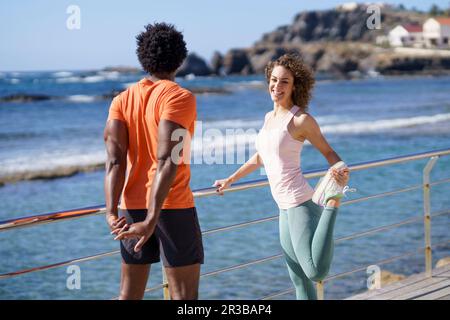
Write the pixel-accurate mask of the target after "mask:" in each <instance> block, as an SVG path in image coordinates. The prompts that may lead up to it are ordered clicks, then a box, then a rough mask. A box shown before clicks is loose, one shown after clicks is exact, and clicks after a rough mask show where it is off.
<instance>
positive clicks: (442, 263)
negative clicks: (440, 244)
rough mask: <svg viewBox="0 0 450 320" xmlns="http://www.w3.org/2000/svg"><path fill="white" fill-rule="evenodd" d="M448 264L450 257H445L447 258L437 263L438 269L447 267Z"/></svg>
mask: <svg viewBox="0 0 450 320" xmlns="http://www.w3.org/2000/svg"><path fill="white" fill-rule="evenodd" d="M448 264H450V257H445V258H442V259H440V260H439V261H438V262H437V263H436V268H440V267H444V266H446V265H448Z"/></svg>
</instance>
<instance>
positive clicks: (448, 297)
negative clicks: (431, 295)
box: [438, 294, 450, 300]
mask: <svg viewBox="0 0 450 320" xmlns="http://www.w3.org/2000/svg"><path fill="white" fill-rule="evenodd" d="M438 300H450V294H449V295H448V296H445V297H442V298H439V299H438Z"/></svg>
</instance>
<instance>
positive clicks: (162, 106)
mask: <svg viewBox="0 0 450 320" xmlns="http://www.w3.org/2000/svg"><path fill="white" fill-rule="evenodd" d="M196 117H197V110H196V102H195V96H194V95H193V94H192V93H191V92H190V91H188V90H186V89H184V88H181V87H180V86H179V85H178V84H176V83H175V82H173V81H169V80H160V81H157V82H152V81H150V80H149V79H146V78H144V79H142V80H141V81H139V82H138V83H136V84H134V85H132V86H131V87H129V88H128V89H127V90H125V91H123V92H122V93H120V94H119V95H118V96H117V97H115V98H114V99H113V101H112V103H111V107H110V109H109V116H108V120H113V119H117V120H121V121H124V122H125V123H126V124H127V127H128V157H127V158H128V160H127V179H126V182H125V187H124V189H123V193H122V198H121V202H120V208H121V209H146V208H148V205H149V203H148V200H149V195H150V190H151V186H152V182H153V178H154V176H155V173H156V168H157V164H158V159H157V156H156V155H157V150H158V124H159V121H160V120H162V119H165V120H170V121H173V122H175V123H177V124H179V125H181V126H182V127H183V128H185V129H187V130H188V131H189V133H190V135H191V137H193V134H194V122H195V119H196ZM186 141H189V140H186ZM184 150H187V149H186V144H185V145H184ZM183 156H186V154H183ZM190 178H191V172H190V166H189V163H188V162H187V161H183V162H181V163H180V164H179V165H178V168H177V173H176V176H175V180H174V182H173V184H172V186H171V188H170V190H169V194H168V195H167V198H166V200H165V201H164V204H163V209H181V208H191V207H193V206H194V197H193V195H192V191H191V189H190V187H189V181H190Z"/></svg>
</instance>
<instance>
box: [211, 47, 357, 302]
mask: <svg viewBox="0 0 450 320" xmlns="http://www.w3.org/2000/svg"><path fill="white" fill-rule="evenodd" d="M265 73H266V80H267V82H268V85H269V93H270V97H271V99H272V101H273V110H272V111H270V112H268V113H267V114H266V116H265V121H264V125H263V127H262V129H261V130H260V132H259V134H258V136H257V141H256V150H257V152H256V153H255V154H254V155H253V156H252V157H251V158H250V159H249V160H248V161H247V162H246V163H245V164H244V165H242V166H241V167H240V168H239V169H238V170H237V171H236V172H234V173H233V174H232V175H231V176H230V177H228V178H226V179H222V180H216V181H215V183H214V186H216V187H217V192H218V194H220V195H222V194H223V191H224V190H225V189H226V188H228V187H229V186H230V185H231V184H232V183H234V182H236V181H237V180H239V179H240V178H242V177H244V176H246V175H248V174H249V173H251V172H253V171H254V170H256V169H258V168H260V167H261V166H264V168H265V171H266V173H267V177H268V180H269V184H270V189H271V192H272V196H273V198H274V200H275V201H276V203H277V205H278V207H279V209H280V216H279V228H280V242H281V246H282V248H283V252H284V257H285V259H286V264H287V267H288V271H289V275H290V277H291V280H292V282H293V283H294V286H295V289H296V296H297V299H308V300H311V299H316V298H317V297H316V292H315V290H314V286H313V281H320V280H322V279H324V278H325V276H326V275H327V274H328V271H329V268H330V265H331V260H332V256H333V249H334V244H333V229H334V224H335V220H336V215H337V212H338V207H339V205H340V198H341V197H342V196H343V195H344V192H345V191H346V190H347V188H348V187H344V186H345V185H346V184H347V182H348V180H349V170H348V168H347V167H346V165H345V163H344V162H343V161H342V160H341V158H340V157H339V156H338V155H337V153H336V152H335V151H334V150H333V149H332V148H331V147H330V145H329V144H328V142H327V141H326V139H325V138H324V136H323V135H322V133H321V131H320V128H319V126H318V124H317V122H316V120H315V119H314V118H313V117H312V116H311V115H310V114H309V113H308V112H307V107H308V103H309V100H310V98H311V91H312V88H313V86H314V77H313V74H312V72H311V71H310V70H309V68H308V67H307V66H306V65H305V63H304V62H303V61H302V59H301V58H300V57H299V56H297V55H293V54H286V55H283V56H282V57H280V58H278V59H277V60H276V61H272V62H270V63H269V64H268V65H267V67H266V72H265ZM305 140H308V141H309V142H310V143H311V144H312V145H313V146H314V147H316V148H317V149H318V150H319V151H320V152H321V153H322V154H323V156H324V157H325V158H326V159H327V161H328V163H329V164H330V166H331V168H330V169H329V171H328V172H327V174H326V175H325V177H324V178H323V179H321V180H320V182H319V183H318V185H317V187H316V190H314V189H312V188H311V186H310V185H309V184H308V181H307V180H306V179H305V177H304V176H303V174H302V171H301V165H300V160H301V159H300V154H301V151H302V147H303V144H304V142H305ZM322 207H324V208H322Z"/></svg>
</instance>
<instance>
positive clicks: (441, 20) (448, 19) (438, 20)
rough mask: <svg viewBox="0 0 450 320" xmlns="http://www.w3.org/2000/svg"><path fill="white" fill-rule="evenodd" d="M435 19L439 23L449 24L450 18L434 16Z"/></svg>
mask: <svg viewBox="0 0 450 320" xmlns="http://www.w3.org/2000/svg"><path fill="white" fill-rule="evenodd" d="M435 19H436V21H437V22H439V23H440V24H445V25H447V26H450V18H435Z"/></svg>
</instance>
